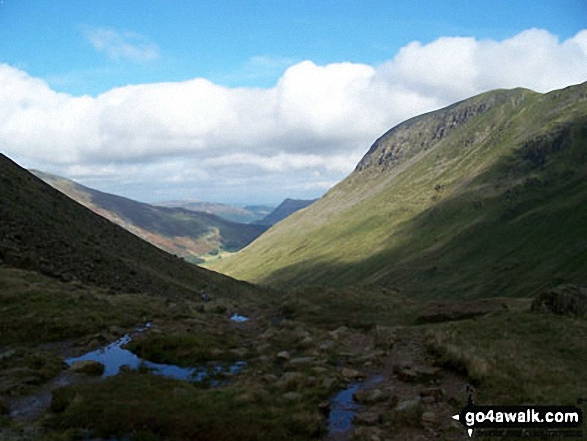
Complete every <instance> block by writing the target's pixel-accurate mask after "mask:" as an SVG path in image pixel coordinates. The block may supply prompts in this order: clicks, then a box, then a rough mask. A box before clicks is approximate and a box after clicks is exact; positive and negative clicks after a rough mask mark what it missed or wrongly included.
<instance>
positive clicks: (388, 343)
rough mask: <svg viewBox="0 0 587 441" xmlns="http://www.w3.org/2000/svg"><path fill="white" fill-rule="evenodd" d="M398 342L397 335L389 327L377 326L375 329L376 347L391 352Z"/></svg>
mask: <svg viewBox="0 0 587 441" xmlns="http://www.w3.org/2000/svg"><path fill="white" fill-rule="evenodd" d="M396 341H397V335H396V334H395V333H394V332H393V331H392V330H391V328H389V327H387V326H380V325H377V326H376V328H375V347H376V348H379V349H382V350H384V351H389V350H391V348H393V345H394V344H395V342H396Z"/></svg>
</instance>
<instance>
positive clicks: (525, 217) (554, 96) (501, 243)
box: [211, 83, 587, 298]
mask: <svg viewBox="0 0 587 441" xmlns="http://www.w3.org/2000/svg"><path fill="white" fill-rule="evenodd" d="M586 202H587V83H585V84H581V85H576V86H572V87H568V88H565V89H562V90H557V91H553V92H550V93H546V94H540V93H536V92H533V91H530V90H527V89H513V90H496V91H491V92H487V93H483V94H481V95H478V96H475V97H473V98H470V99H467V100H464V101H462V102H458V103H456V104H453V105H451V106H449V107H446V108H444V109H441V110H438V111H434V112H431V113H427V114H424V115H421V116H418V117H415V118H412V119H410V120H408V121H405V122H404V123H401V124H399V125H398V126H396V127H394V128H392V129H391V130H390V131H388V132H387V133H385V134H384V135H383V136H382V137H380V138H379V139H378V140H377V141H376V142H375V143H374V144H373V145H372V146H371V148H370V149H369V151H368V152H367V154H366V155H365V156H364V157H363V159H362V160H361V161H360V163H359V164H358V165H357V167H356V169H355V170H354V171H353V173H351V174H350V175H349V176H348V177H347V178H346V179H344V180H343V181H342V182H340V183H339V184H338V185H337V186H335V187H334V188H333V189H331V190H330V191H329V192H328V193H327V194H326V195H325V196H324V197H322V198H321V199H320V200H318V201H317V202H315V203H314V204H312V205H311V206H310V207H308V208H307V209H306V210H304V211H301V212H298V213H295V214H293V215H292V216H290V217H289V218H287V219H285V220H284V221H282V222H281V223H279V224H278V225H276V226H275V227H273V228H272V229H270V230H269V231H268V232H266V233H265V234H264V235H263V236H262V237H260V238H259V239H257V240H256V241H255V242H254V243H252V244H251V245H249V246H248V247H247V248H245V249H244V250H242V251H240V252H239V253H237V254H235V255H233V256H232V257H230V258H227V259H224V260H223V261H221V262H217V263H215V264H214V265H212V266H211V267H212V268H214V269H216V270H219V271H221V272H225V273H226V274H229V275H231V276H233V277H236V278H239V279H244V280H248V281H253V282H259V283H264V284H268V285H272V286H276V287H291V286H295V285H320V284H322V285H330V286H344V285H348V284H368V285H382V286H393V287H397V288H399V289H401V290H402V291H403V292H405V293H408V294H413V295H420V296H429V297H446V298H450V297H453V298H457V297H461V298H463V297H483V296H495V295H502V296H518V295H519V296H526V295H531V294H533V293H534V291H536V290H537V289H540V288H542V287H545V286H550V285H557V284H560V283H569V282H570V283H572V282H584V281H585V274H586V272H587V203H586Z"/></svg>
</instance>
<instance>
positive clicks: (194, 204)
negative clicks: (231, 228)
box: [153, 200, 274, 224]
mask: <svg viewBox="0 0 587 441" xmlns="http://www.w3.org/2000/svg"><path fill="white" fill-rule="evenodd" d="M153 205H155V206H158V207H170V208H185V209H186V210H190V211H200V212H204V213H209V214H214V215H216V216H219V217H221V218H223V219H226V220H229V221H232V222H238V223H241V224H248V223H252V222H254V221H257V220H259V219H262V218H263V217H264V216H266V215H268V214H269V213H270V212H271V210H273V208H274V207H271V206H269V205H251V206H246V207H237V206H235V205H229V204H220V203H216V202H201V201H194V200H177V201H165V202H158V203H156V204H153Z"/></svg>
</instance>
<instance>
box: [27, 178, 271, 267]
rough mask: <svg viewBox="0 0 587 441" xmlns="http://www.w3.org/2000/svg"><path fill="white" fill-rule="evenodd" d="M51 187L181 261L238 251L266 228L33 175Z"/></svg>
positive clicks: (71, 182) (63, 179)
mask: <svg viewBox="0 0 587 441" xmlns="http://www.w3.org/2000/svg"><path fill="white" fill-rule="evenodd" d="M32 172H33V173H34V174H35V175H36V176H38V177H39V178H41V179H43V180H44V181H45V182H47V183H48V184H49V185H51V186H53V187H54V188H56V189H58V190H59V191H61V192H63V193H65V194H66V195H68V196H69V197H71V198H72V199H74V200H75V201H77V202H79V203H81V204H82V205H85V206H86V207H87V208H89V209H91V210H92V211H94V212H95V213H98V214H100V215H101V216H104V217H105V218H106V219H109V220H110V221H112V222H114V223H116V224H118V225H120V226H122V227H124V228H126V229H127V230H129V231H130V232H132V233H134V234H136V235H137V236H139V237H140V238H142V239H144V240H146V241H148V242H151V243H152V244H153V245H156V246H157V247H159V248H161V249H163V250H165V251H167V252H170V253H172V254H176V255H178V256H180V257H186V258H198V257H199V256H202V255H205V254H208V253H211V252H213V253H214V252H218V251H219V250H226V251H236V250H239V249H241V248H243V247H244V246H246V245H247V244H249V243H250V242H251V241H253V240H254V239H255V238H257V237H258V236H259V235H260V234H261V233H262V232H263V231H265V228H263V227H262V226H259V225H246V224H239V223H235V222H231V221H227V220H225V219H222V218H220V217H218V216H215V215H213V214H209V213H203V212H194V211H191V210H187V209H185V208H177V207H174V208H172V207H159V206H153V205H150V204H145V203H142V202H137V201H133V200H131V199H127V198H124V197H121V196H116V195H113V194H109V193H103V192H101V191H97V190H93V189H91V188H88V187H84V186H83V185H80V184H78V183H76V182H74V181H71V180H69V179H65V178H62V177H60V176H55V175H51V174H48V173H43V172H40V171H37V170H33V171H32Z"/></svg>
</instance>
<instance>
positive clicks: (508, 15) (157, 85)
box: [0, 0, 587, 204]
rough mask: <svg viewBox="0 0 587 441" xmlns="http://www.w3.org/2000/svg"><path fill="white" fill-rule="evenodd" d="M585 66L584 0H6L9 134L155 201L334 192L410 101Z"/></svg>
mask: <svg viewBox="0 0 587 441" xmlns="http://www.w3.org/2000/svg"><path fill="white" fill-rule="evenodd" d="M584 81H587V1H585V0H554V1H546V0H516V1H515V2H514V1H511V0H454V1H440V0H439V1H418V2H408V1H395V0H362V1H358V0H356V1H350V0H336V1H335V0H291V1H284V0H247V1H243V0H200V1H198V0H189V1H188V0H174V1H173V2H171V1H168V0H94V1H92V2H89V1H80V0H0V151H1V152H2V153H4V154H6V155H7V156H9V157H10V158H11V159H13V160H15V161H16V162H18V163H19V164H20V165H22V166H23V167H27V168H36V169H40V170H43V171H46V172H50V173H55V174H58V175H61V176H65V177H68V178H71V179H74V180H76V181H78V182H80V183H82V184H84V185H87V186H89V187H92V188H95V189H98V190H102V191H106V192H110V193H115V194H119V195H123V196H127V197H130V198H133V199H136V200H141V201H145V202H157V201H165V200H174V199H197V200H202V201H214V202H225V203H236V204H259V203H269V204H277V203H279V202H280V201H281V200H283V199H285V198H287V197H291V198H299V199H310V198H315V197H319V196H321V195H322V194H324V192H326V191H327V190H328V189H329V188H331V187H332V186H333V185H335V184H336V183H337V182H339V181H340V180H342V179H343V178H344V177H345V176H347V175H348V174H349V173H351V172H352V170H353V169H354V167H355V166H356V164H357V163H358V161H359V160H360V159H361V157H362V156H363V155H364V154H365V153H366V152H367V150H368V149H369V147H370V146H371V144H372V143H373V142H374V141H375V140H376V139H377V138H378V137H379V136H381V135H382V134H383V133H385V132H386V131H387V130H389V129H390V128H392V127H393V126H395V125H397V124H399V123H401V122H402V121H404V120H406V119H408V118H410V117H413V116H416V115H418V114H421V113H424V112H428V111H431V110H435V109H438V108H441V107H444V106H446V105H449V104H451V103H453V102H455V101H458V100H462V99H465V98H468V97H470V96H473V95H475V94H478V93H481V92H484V91H487V90H491V89H496V88H514V87H527V88H530V89H532V90H535V91H537V92H548V91H551V90H554V89H558V88H562V87H565V86H568V85H571V84H578V83H582V82H584Z"/></svg>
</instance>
